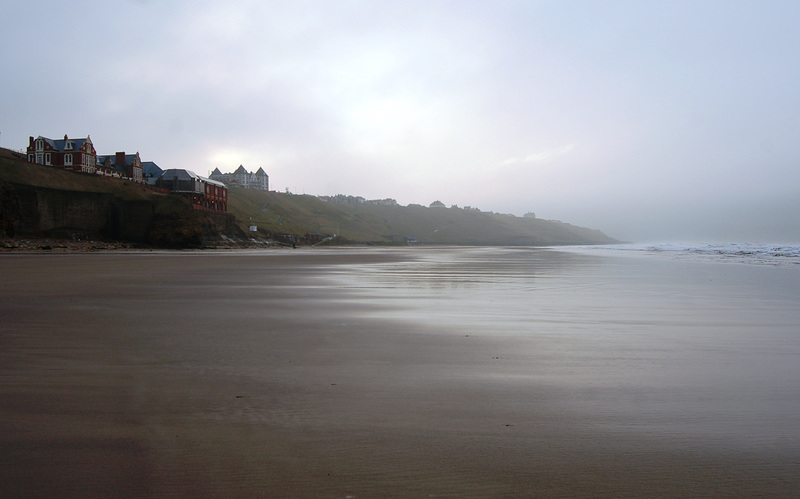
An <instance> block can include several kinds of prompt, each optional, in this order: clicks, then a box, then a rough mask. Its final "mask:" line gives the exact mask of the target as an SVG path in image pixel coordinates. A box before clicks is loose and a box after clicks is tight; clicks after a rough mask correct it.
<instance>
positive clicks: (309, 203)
mask: <svg viewBox="0 0 800 499" xmlns="http://www.w3.org/2000/svg"><path fill="white" fill-rule="evenodd" d="M228 211H229V212H231V213H233V214H234V215H235V216H236V218H237V220H240V221H242V222H245V223H247V224H248V225H250V226H255V227H257V229H258V231H259V232H262V231H266V232H271V233H276V234H279V233H286V234H306V233H309V232H310V233H315V234H318V235H319V236H320V237H321V238H323V239H324V238H325V237H328V236H331V235H333V234H336V235H337V236H339V237H340V238H342V239H344V240H345V241H349V242H357V243H374V244H392V243H408V242H413V243H417V244H461V245H491V246H508V245H516V246H522V245H526V246H548V245H567V244H613V243H618V242H619V241H617V240H615V239H613V238H611V237H609V236H607V235H605V234H603V233H602V232H600V231H598V230H591V229H587V228H583V227H576V226H574V225H570V224H567V223H561V222H555V221H550V220H540V219H536V218H528V217H515V216H513V215H504V214H498V213H490V212H482V211H478V210H474V209H462V208H445V207H433V208H431V207H423V206H419V205H409V206H399V205H394V206H391V205H389V206H387V205H377V204H366V203H364V204H343V203H330V202H325V201H323V200H321V199H319V198H318V197H316V196H310V195H297V194H284V193H279V192H263V191H257V190H254V189H243V188H239V187H232V188H231V189H230V191H229V200H228ZM332 242H333V241H332Z"/></svg>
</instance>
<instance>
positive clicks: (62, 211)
mask: <svg viewBox="0 0 800 499" xmlns="http://www.w3.org/2000/svg"><path fill="white" fill-rule="evenodd" d="M0 206H2V208H0V236H5V237H14V236H19V237H52V238H69V239H116V240H125V241H131V242H142V241H144V240H145V238H146V236H147V231H148V227H149V226H150V223H151V222H152V220H153V215H154V206H153V203H151V202H148V201H130V200H122V199H119V198H117V197H115V196H114V195H112V194H108V193H100V192H75V191H66V190H59V189H49V188H44V187H31V186H21V185H14V184H4V185H2V186H0Z"/></svg>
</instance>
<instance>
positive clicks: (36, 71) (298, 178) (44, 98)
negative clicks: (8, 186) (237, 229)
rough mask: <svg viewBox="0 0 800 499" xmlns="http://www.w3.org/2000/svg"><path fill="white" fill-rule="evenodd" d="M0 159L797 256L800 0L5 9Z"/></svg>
mask: <svg viewBox="0 0 800 499" xmlns="http://www.w3.org/2000/svg"><path fill="white" fill-rule="evenodd" d="M0 15H1V16H2V19H3V20H4V22H3V29H2V30H0V55H2V59H1V60H2V62H3V71H2V72H1V73H0V92H2V99H0V146H2V147H6V148H10V149H23V148H25V147H26V146H27V143H28V136H31V135H32V136H38V135H43V136H46V137H51V138H60V137H63V135H64V134H65V133H66V134H69V135H70V136H71V137H85V136H86V135H87V134H88V135H90V136H91V138H92V141H93V142H94V144H95V147H96V148H97V150H98V153H100V154H113V153H114V152H116V151H126V152H129V153H132V152H136V151H138V152H139V153H140V155H141V157H142V160H144V161H155V162H156V163H157V164H158V165H159V166H161V167H162V168H165V169H166V168H186V169H190V170H193V171H195V172H197V173H199V174H201V175H208V174H209V173H210V171H211V170H213V169H214V168H219V169H220V170H222V171H223V172H226V171H233V170H234V169H235V168H236V167H238V166H239V165H240V164H241V165H244V167H245V168H246V169H247V170H250V171H254V170H256V169H258V168H259V167H263V168H264V170H265V171H266V172H267V173H268V174H269V176H270V186H271V188H272V189H277V190H285V189H286V188H288V189H290V190H291V191H292V192H295V193H307V194H315V195H330V194H338V193H341V194H351V195H358V196H363V197H366V198H368V199H375V198H387V197H391V198H395V199H397V201H398V202H399V203H400V204H410V203H419V204H424V205H428V204H430V203H431V202H432V201H434V200H441V201H442V202H444V203H445V204H446V205H448V206H450V205H453V204H455V205H458V206H465V205H469V206H474V207H478V208H480V209H482V210H484V211H495V212H501V213H514V214H516V215H523V214H524V213H526V212H528V211H532V212H535V213H536V215H537V216H538V217H540V218H549V219H558V220H562V221H565V222H570V223H573V224H576V225H582V226H588V227H592V228H596V229H600V230H602V231H604V232H606V233H607V234H609V235H611V236H614V237H617V238H620V239H625V240H632V241H638V242H648V241H666V240H693V241H706V242H713V241H724V242H743V241H747V240H750V241H760V242H800V28H799V27H798V26H800V2H798V1H796V0H790V1H755V0H753V1H736V0H726V1H702V0H692V1H686V2H682V1H663V0H658V1H646V0H631V1H612V0H609V1H599V0H598V1H581V2H572V1H565V0H547V1H534V0H528V1H499V0H494V1H490V0H486V1H474V0H466V1H465V0H453V1H435V0H423V1H409V0H393V1H376V0H372V1H348V0H337V1H333V0H331V1H265V0H252V1H251V0H226V1H225V2H212V1H205V0H191V1H190V0H186V1H177V0H175V1H171V0H150V1H148V0H138V1H137V0H98V1H80V0H79V1H70V2H64V1H55V0H53V1H41V0H25V1H16V0H11V1H10V2H9V1H6V2H3V3H2V4H0Z"/></svg>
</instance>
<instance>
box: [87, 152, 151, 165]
mask: <svg viewBox="0 0 800 499" xmlns="http://www.w3.org/2000/svg"><path fill="white" fill-rule="evenodd" d="M138 156H139V153H138V152H137V153H136V154H126V155H125V165H127V166H130V165H132V164H133V163H134V161H135V160H136V158H137V157H138ZM140 162H141V160H140ZM116 163H117V155H116V154H104V155H102V156H100V155H98V156H97V164H98V165H102V166H105V167H107V168H111V167H113V166H114V165H116ZM153 164H155V163H153ZM142 165H144V163H142Z"/></svg>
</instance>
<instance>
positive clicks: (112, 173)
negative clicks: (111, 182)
mask: <svg viewBox="0 0 800 499" xmlns="http://www.w3.org/2000/svg"><path fill="white" fill-rule="evenodd" d="M97 173H98V174H100V175H105V176H108V177H117V178H126V179H128V180H133V181H134V182H138V183H140V184H141V183H144V175H143V171H142V160H141V159H140V158H139V153H138V152H137V153H136V154H125V152H124V151H123V152H118V153H116V154H114V155H108V156H98V157H97Z"/></svg>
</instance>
